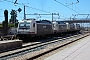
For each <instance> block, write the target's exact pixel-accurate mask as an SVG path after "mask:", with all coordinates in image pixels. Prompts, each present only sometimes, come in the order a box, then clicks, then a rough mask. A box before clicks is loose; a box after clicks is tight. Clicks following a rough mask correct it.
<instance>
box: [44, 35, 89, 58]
mask: <svg viewBox="0 0 90 60" xmlns="http://www.w3.org/2000/svg"><path fill="white" fill-rule="evenodd" d="M45 60H90V36H88V37H85V38H83V39H82V40H81V41H79V42H77V43H76V44H75V45H73V46H71V47H68V48H65V49H64V50H62V51H60V52H58V53H56V54H54V55H52V56H50V57H48V58H46V59H45Z"/></svg>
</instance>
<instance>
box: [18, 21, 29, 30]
mask: <svg viewBox="0 0 90 60" xmlns="http://www.w3.org/2000/svg"><path fill="white" fill-rule="evenodd" d="M19 29H30V23H28V22H22V23H19Z"/></svg>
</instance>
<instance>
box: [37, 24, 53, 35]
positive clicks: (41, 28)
mask: <svg viewBox="0 0 90 60" xmlns="http://www.w3.org/2000/svg"><path fill="white" fill-rule="evenodd" d="M52 33H53V30H52V25H51V24H37V35H46V34H52Z"/></svg>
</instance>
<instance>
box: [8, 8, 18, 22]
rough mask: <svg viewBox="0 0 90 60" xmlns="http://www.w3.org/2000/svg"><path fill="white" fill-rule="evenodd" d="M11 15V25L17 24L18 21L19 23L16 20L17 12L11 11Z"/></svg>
mask: <svg viewBox="0 0 90 60" xmlns="http://www.w3.org/2000/svg"><path fill="white" fill-rule="evenodd" d="M10 14H11V18H10V20H9V23H16V21H17V19H16V17H17V12H16V11H15V10H13V9H12V11H11V13H10Z"/></svg>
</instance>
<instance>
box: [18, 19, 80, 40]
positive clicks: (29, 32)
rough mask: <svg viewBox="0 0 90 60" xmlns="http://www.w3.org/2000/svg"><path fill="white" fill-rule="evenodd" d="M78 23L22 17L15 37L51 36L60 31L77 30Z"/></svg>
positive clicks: (60, 32) (78, 28)
mask: <svg viewBox="0 0 90 60" xmlns="http://www.w3.org/2000/svg"><path fill="white" fill-rule="evenodd" d="M79 31H80V25H79V24H73V23H65V22H57V21H54V22H51V21H49V20H40V21H36V19H24V20H22V21H20V22H19V24H18V28H17V37H18V38H19V39H23V38H32V37H42V36H43V37H47V36H48V37H51V36H55V35H58V34H62V33H71V32H79Z"/></svg>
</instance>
